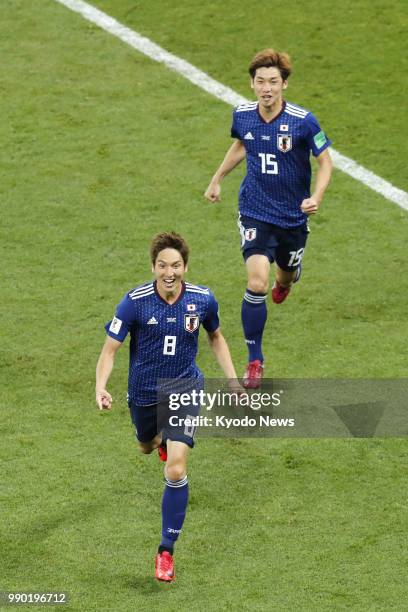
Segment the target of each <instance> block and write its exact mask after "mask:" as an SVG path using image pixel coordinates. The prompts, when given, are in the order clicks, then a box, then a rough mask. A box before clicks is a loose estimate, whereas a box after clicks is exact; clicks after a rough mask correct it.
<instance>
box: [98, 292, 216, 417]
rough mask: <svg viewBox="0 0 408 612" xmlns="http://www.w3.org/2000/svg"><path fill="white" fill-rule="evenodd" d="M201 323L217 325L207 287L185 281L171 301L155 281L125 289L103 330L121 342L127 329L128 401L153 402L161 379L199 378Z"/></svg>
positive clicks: (209, 328) (209, 326)
mask: <svg viewBox="0 0 408 612" xmlns="http://www.w3.org/2000/svg"><path fill="white" fill-rule="evenodd" d="M200 324H202V325H203V326H204V328H205V329H206V330H207V331H208V332H213V331H215V330H216V329H218V327H219V319H218V304H217V301H216V299H215V297H214V295H213V294H212V293H211V291H210V290H209V289H207V287H203V286H198V285H192V284H191V283H184V282H183V284H182V291H181V294H180V296H179V298H178V299H177V301H176V302H174V304H168V303H167V302H165V301H164V300H163V299H162V298H161V297H160V295H159V293H158V292H157V289H156V282H150V283H146V284H144V285H141V286H139V287H136V289H133V290H132V291H130V292H129V293H126V295H125V296H124V298H123V300H122V301H121V302H120V304H119V305H118V307H117V309H116V314H115V317H114V318H113V319H112V321H110V322H109V323H107V325H106V326H105V329H106V331H107V333H108V335H109V336H110V337H111V338H114V339H115V340H118V341H119V342H123V341H124V339H125V338H126V336H127V334H128V333H130V354H129V379H128V395H129V400H130V401H133V402H135V403H136V404H138V405H140V406H147V405H150V404H155V403H156V402H157V390H158V389H157V386H158V381H159V380H160V379H166V380H169V379H172V380H173V379H202V374H201V371H200V370H199V368H198V367H197V365H196V363H195V358H196V355H197V350H198V333H199V328H200Z"/></svg>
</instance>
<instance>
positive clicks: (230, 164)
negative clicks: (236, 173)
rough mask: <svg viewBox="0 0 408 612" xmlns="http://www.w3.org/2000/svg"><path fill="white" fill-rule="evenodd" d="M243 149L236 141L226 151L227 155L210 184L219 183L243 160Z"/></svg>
mask: <svg viewBox="0 0 408 612" xmlns="http://www.w3.org/2000/svg"><path fill="white" fill-rule="evenodd" d="M245 155H246V153H245V147H244V145H243V144H242V143H241V142H240V141H239V140H236V141H235V142H234V143H233V144H232V145H231V146H230V148H229V149H228V151H227V154H226V155H225V157H224V159H223V161H222V163H221V165H220V167H219V168H218V170H217V171H216V173H215V174H214V176H213V178H212V181H211V182H217V183H219V182H220V181H222V179H223V178H224V177H225V176H227V174H229V173H230V172H231V170H233V169H234V168H235V167H236V166H238V164H240V163H241V162H242V160H243V159H245Z"/></svg>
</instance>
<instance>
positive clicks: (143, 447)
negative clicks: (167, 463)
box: [139, 434, 162, 455]
mask: <svg viewBox="0 0 408 612" xmlns="http://www.w3.org/2000/svg"><path fill="white" fill-rule="evenodd" d="M161 443H162V436H161V434H158V435H157V436H155V437H154V438H153V440H150V441H149V442H140V441H139V449H140V452H141V453H143V454H144V455H150V453H151V452H152V451H154V450H155V449H156V448H159V447H160V446H161Z"/></svg>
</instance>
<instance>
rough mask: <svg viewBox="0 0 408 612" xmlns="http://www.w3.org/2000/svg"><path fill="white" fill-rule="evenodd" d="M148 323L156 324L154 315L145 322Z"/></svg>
mask: <svg viewBox="0 0 408 612" xmlns="http://www.w3.org/2000/svg"><path fill="white" fill-rule="evenodd" d="M147 324H148V325H157V321H156V319H155V318H154V317H152V318H151V319H149V320H148V322H147Z"/></svg>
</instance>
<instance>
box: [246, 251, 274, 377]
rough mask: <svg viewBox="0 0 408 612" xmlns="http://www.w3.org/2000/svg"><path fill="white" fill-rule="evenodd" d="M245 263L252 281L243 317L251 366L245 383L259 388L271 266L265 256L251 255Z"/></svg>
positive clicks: (247, 290) (249, 282)
mask: <svg viewBox="0 0 408 612" xmlns="http://www.w3.org/2000/svg"><path fill="white" fill-rule="evenodd" d="M245 264H246V269H247V275H248V282H247V289H246V291H245V295H244V298H243V300H242V309H241V317H242V327H243V330H244V337H245V342H246V345H247V348H248V366H247V369H246V372H245V375H244V381H243V384H244V387H246V388H247V389H256V388H257V387H259V386H260V383H261V379H262V373H263V361H264V357H263V353H262V336H263V332H264V328H265V323H266V319H267V310H266V297H267V292H268V283H269V272H270V267H271V264H270V261H269V258H268V257H267V256H266V255H261V254H254V255H250V256H249V257H248V258H247V259H246V262H245Z"/></svg>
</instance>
